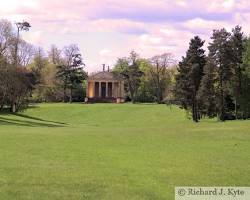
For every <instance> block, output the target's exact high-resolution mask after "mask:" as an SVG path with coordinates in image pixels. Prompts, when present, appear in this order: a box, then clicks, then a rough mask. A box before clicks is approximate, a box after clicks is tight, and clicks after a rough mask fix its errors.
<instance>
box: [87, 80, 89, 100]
mask: <svg viewBox="0 0 250 200" xmlns="http://www.w3.org/2000/svg"><path fill="white" fill-rule="evenodd" d="M88 97H89V81H87V84H86V98H88Z"/></svg>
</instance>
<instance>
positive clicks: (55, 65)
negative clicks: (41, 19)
mask: <svg viewBox="0 0 250 200" xmlns="http://www.w3.org/2000/svg"><path fill="white" fill-rule="evenodd" d="M30 28H31V26H30V24H29V23H28V22H20V23H16V24H15V26H13V25H12V24H11V23H10V22H9V21H7V20H0V111H1V110H3V109H6V108H9V109H10V110H11V112H17V111H19V110H20V109H22V108H24V107H26V106H27V105H28V103H29V102H58V101H64V102H72V101H73V100H74V101H83V99H84V96H85V94H84V88H83V80H85V79H86V76H87V75H86V73H85V72H84V70H83V66H84V64H83V62H82V58H81V54H80V50H79V48H78V47H77V45H74V44H72V45H69V46H66V47H64V48H63V49H58V48H57V47H56V46H53V45H52V46H51V49H50V50H49V51H48V52H47V54H46V53H45V52H44V50H43V49H42V48H36V47H34V46H33V45H31V44H29V43H28V42H26V41H25V40H23V39H22V38H21V33H22V32H23V31H28V30H29V29H30Z"/></svg>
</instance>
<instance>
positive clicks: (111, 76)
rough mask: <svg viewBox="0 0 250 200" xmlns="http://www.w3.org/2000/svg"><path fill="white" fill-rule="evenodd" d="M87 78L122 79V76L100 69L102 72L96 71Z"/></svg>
mask: <svg viewBox="0 0 250 200" xmlns="http://www.w3.org/2000/svg"><path fill="white" fill-rule="evenodd" d="M88 80H110V81H122V80H123V78H122V76H121V75H119V74H116V73H113V72H108V71H102V72H97V73H94V74H91V75H90V76H89V77H88Z"/></svg>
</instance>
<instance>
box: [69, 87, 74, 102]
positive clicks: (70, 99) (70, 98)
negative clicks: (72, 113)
mask: <svg viewBox="0 0 250 200" xmlns="http://www.w3.org/2000/svg"><path fill="white" fill-rule="evenodd" d="M72 91H73V89H72V87H70V96H69V102H70V103H72V93H73V92H72Z"/></svg>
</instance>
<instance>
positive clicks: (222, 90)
mask: <svg viewBox="0 0 250 200" xmlns="http://www.w3.org/2000/svg"><path fill="white" fill-rule="evenodd" d="M230 37H231V34H230V33H229V32H227V31H226V29H224V28H223V29H221V30H214V32H213V36H212V37H211V39H212V42H211V43H210V44H209V47H208V49H209V57H210V58H211V59H212V60H213V62H214V64H215V65H216V67H217V68H218V80H219V83H218V89H219V93H218V97H219V98H218V101H217V103H218V105H217V106H218V109H219V113H218V114H219V119H220V120H221V121H224V120H225V119H226V112H227V111H229V109H230V108H229V107H228V105H229V104H228V103H227V102H228V101H229V100H230V81H231V78H232V72H233V70H232V56H233V55H232V46H231V42H230Z"/></svg>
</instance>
